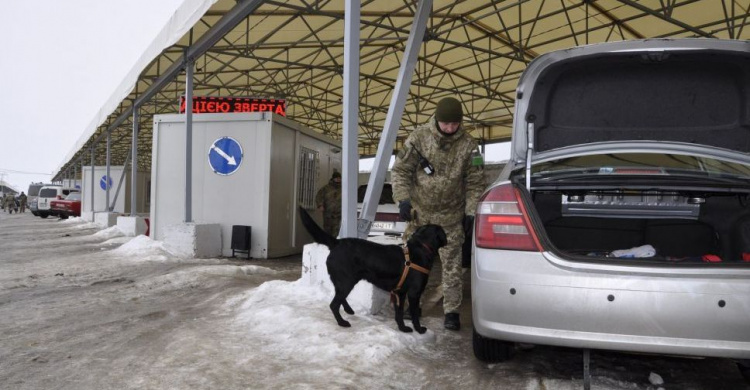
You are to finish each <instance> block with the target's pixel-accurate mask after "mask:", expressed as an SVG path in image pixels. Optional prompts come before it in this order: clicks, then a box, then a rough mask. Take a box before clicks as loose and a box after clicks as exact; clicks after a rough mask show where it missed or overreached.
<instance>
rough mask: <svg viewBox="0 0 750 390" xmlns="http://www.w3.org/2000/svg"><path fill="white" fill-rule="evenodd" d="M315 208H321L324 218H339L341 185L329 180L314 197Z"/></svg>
mask: <svg viewBox="0 0 750 390" xmlns="http://www.w3.org/2000/svg"><path fill="white" fill-rule="evenodd" d="M315 206H317V207H321V206H323V217H324V218H341V185H340V184H336V183H334V182H333V180H330V181H329V182H328V184H326V185H325V186H324V187H323V188H321V189H320V190H319V191H318V193H317V194H316V195H315Z"/></svg>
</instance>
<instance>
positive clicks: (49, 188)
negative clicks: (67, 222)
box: [36, 185, 79, 218]
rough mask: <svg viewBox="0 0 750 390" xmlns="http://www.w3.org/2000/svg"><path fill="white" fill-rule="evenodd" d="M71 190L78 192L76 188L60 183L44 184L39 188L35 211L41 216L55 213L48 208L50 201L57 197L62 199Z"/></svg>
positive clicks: (44, 216) (45, 216)
mask: <svg viewBox="0 0 750 390" xmlns="http://www.w3.org/2000/svg"><path fill="white" fill-rule="evenodd" d="M71 192H79V191H78V189H77V188H67V187H63V186H60V185H46V186H44V187H42V188H40V189H39V196H38V197H37V204H36V213H37V215H38V216H40V217H42V218H47V217H49V216H50V215H56V214H55V213H54V212H53V211H52V210H51V209H50V202H51V201H53V200H57V199H64V198H65V197H66V196H68V194H69V193H71Z"/></svg>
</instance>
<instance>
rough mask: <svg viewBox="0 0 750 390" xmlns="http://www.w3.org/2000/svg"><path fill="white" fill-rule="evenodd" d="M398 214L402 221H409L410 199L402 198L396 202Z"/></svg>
mask: <svg viewBox="0 0 750 390" xmlns="http://www.w3.org/2000/svg"><path fill="white" fill-rule="evenodd" d="M398 215H399V216H400V217H401V219H403V220H404V221H411V201H410V200H402V201H400V202H398Z"/></svg>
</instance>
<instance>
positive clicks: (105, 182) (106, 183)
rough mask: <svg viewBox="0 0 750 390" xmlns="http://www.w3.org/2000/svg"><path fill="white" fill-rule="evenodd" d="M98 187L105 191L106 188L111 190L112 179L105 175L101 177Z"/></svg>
mask: <svg viewBox="0 0 750 390" xmlns="http://www.w3.org/2000/svg"><path fill="white" fill-rule="evenodd" d="M99 187H102V189H103V190H105V191H106V190H107V188H112V178H111V177H107V175H104V176H102V178H101V179H99Z"/></svg>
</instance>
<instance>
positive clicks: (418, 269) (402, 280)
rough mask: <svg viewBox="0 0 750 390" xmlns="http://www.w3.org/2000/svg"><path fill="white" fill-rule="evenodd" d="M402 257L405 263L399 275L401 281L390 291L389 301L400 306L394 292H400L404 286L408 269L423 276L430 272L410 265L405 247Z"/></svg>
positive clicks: (407, 250)
mask: <svg viewBox="0 0 750 390" xmlns="http://www.w3.org/2000/svg"><path fill="white" fill-rule="evenodd" d="M404 257H405V258H406V261H405V262H404V272H403V273H402V274H401V279H400V280H399V281H398V285H396V288H394V289H393V290H391V301H392V302H395V303H396V305H400V303H401V302H400V301H399V299H398V294H396V292H397V291H398V290H401V286H403V285H404V281H406V275H408V274H409V269H413V270H415V271H419V272H421V273H423V274H425V275H429V274H430V270H428V269H427V268H424V267H422V266H419V265H416V264H414V263H412V262H411V260H409V248H407V247H404Z"/></svg>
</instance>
